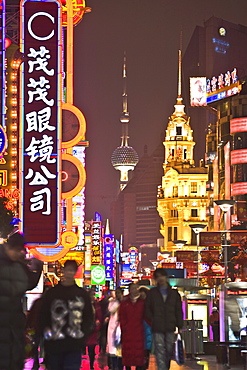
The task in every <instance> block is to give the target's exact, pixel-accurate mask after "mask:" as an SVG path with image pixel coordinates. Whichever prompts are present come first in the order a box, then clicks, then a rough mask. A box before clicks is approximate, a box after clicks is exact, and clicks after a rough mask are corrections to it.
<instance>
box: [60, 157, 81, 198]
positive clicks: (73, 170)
mask: <svg viewBox="0 0 247 370" xmlns="http://www.w3.org/2000/svg"><path fill="white" fill-rule="evenodd" d="M62 172H63V177H62V193H68V192H70V191H71V190H73V189H74V188H75V187H76V186H77V185H78V182H79V180H80V174H79V171H78V169H77V167H76V165H75V164H74V163H73V162H70V161H67V160H64V159H63V160H62Z"/></svg>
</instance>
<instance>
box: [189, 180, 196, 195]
mask: <svg viewBox="0 0 247 370" xmlns="http://www.w3.org/2000/svg"><path fill="white" fill-rule="evenodd" d="M190 192H191V193H197V183H196V182H192V183H191V185H190Z"/></svg>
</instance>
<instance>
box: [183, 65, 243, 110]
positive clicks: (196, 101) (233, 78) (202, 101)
mask: <svg viewBox="0 0 247 370" xmlns="http://www.w3.org/2000/svg"><path fill="white" fill-rule="evenodd" d="M241 90H242V84H241V83H240V82H239V80H238V75H237V69H236V68H233V70H232V71H231V72H230V71H227V72H226V73H221V74H219V75H218V76H213V77H212V78H209V79H206V77H190V105H191V106H192V107H201V106H205V105H207V104H209V103H213V102H215V101H217V100H221V99H224V98H228V97H230V96H232V95H236V94H238V93H239V92H240V91H241Z"/></svg>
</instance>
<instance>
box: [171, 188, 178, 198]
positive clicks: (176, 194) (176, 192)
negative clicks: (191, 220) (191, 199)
mask: <svg viewBox="0 0 247 370" xmlns="http://www.w3.org/2000/svg"><path fill="white" fill-rule="evenodd" d="M172 196H173V197H174V198H175V197H178V186H173V190H172Z"/></svg>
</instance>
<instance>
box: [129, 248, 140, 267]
mask: <svg viewBox="0 0 247 370" xmlns="http://www.w3.org/2000/svg"><path fill="white" fill-rule="evenodd" d="M128 251H129V261H130V269H131V270H134V271H137V267H138V263H139V258H138V249H137V248H136V247H130V248H129V249H128Z"/></svg>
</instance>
